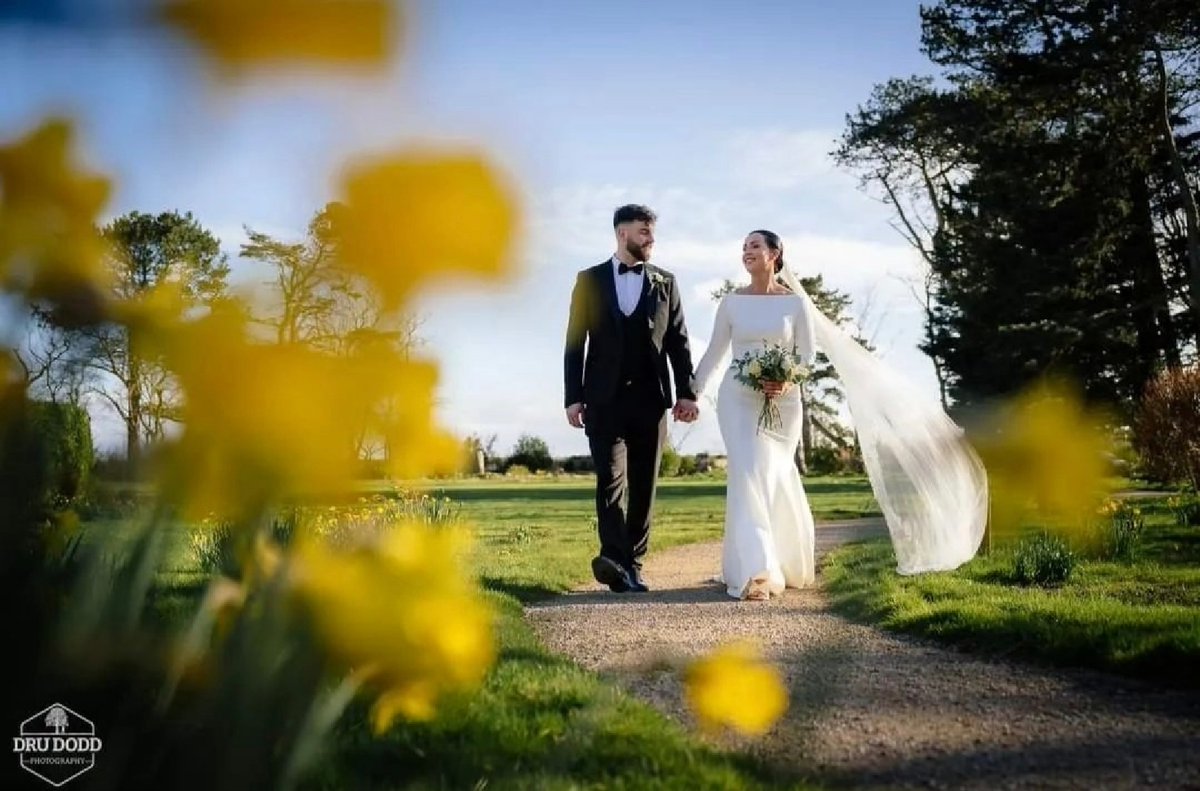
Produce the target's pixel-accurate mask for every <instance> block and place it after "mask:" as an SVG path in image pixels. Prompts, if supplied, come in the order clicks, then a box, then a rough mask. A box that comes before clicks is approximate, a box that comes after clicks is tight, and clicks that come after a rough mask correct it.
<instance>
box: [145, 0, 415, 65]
mask: <svg viewBox="0 0 1200 791" xmlns="http://www.w3.org/2000/svg"><path fill="white" fill-rule="evenodd" d="M398 5H399V4H398V3H397V2H395V0H341V1H340V2H331V1H330V0H170V2H168V3H167V4H166V7H165V8H164V9H163V15H164V16H165V18H166V20H167V21H168V22H169V23H171V24H173V25H176V26H177V27H179V28H181V29H182V30H183V31H184V32H185V33H187V34H188V35H190V36H191V37H192V38H194V39H196V41H198V42H199V43H200V45H201V46H203V47H204V48H205V50H207V51H208V52H209V53H210V54H211V55H212V56H213V57H214V58H215V59H216V60H217V61H218V62H219V63H220V64H221V65H223V66H225V67H228V68H230V69H239V68H245V67H248V66H252V65H257V64H268V63H295V64H299V63H306V62H314V63H321V64H323V65H326V66H327V65H330V64H336V63H345V64H354V65H363V66H376V65H383V64H384V63H386V62H387V61H388V60H390V58H391V57H392V55H393V50H394V49H395V44H394V42H395V41H396V39H397V38H398V31H397V29H396V28H397V25H396V22H397V16H398V9H397V6H398Z"/></svg>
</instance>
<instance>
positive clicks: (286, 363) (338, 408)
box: [144, 307, 452, 517]
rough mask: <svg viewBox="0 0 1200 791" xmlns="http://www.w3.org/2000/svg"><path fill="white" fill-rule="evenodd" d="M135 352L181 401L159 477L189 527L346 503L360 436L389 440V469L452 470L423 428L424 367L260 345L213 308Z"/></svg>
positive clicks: (232, 315) (426, 408)
mask: <svg viewBox="0 0 1200 791" xmlns="http://www.w3.org/2000/svg"><path fill="white" fill-rule="evenodd" d="M144 342H145V343H146V344H147V345H148V346H150V347H153V348H148V349H147V351H148V352H150V351H156V352H158V353H160V354H161V355H162V360H163V362H164V364H165V365H166V366H167V368H168V369H169V370H170V371H171V372H172V373H173V374H174V375H175V378H176V380H177V381H178V383H179V386H180V388H181V390H182V392H183V396H184V403H183V406H182V408H181V414H180V422H181V423H182V425H183V427H184V430H183V434H182V436H181V437H180V439H179V440H178V442H177V443H176V444H175V445H174V446H173V448H172V449H171V453H170V454H168V456H167V460H168V464H167V467H166V478H167V483H168V489H169V491H171V492H172V493H173V494H174V496H175V499H176V500H178V501H182V502H183V503H184V504H185V506H187V509H186V513H187V514H188V515H189V516H201V515H204V514H207V513H214V514H216V515H219V516H232V517H237V516H245V515H247V514H251V513H254V511H255V509H257V508H261V507H263V506H264V505H265V504H267V503H268V502H270V501H272V500H274V499H276V498H279V497H287V496H290V495H296V494H313V493H335V494H340V493H343V492H346V491H348V490H349V489H350V487H351V486H352V483H353V479H354V476H355V474H356V473H357V471H358V464H359V458H358V455H359V442H360V441H361V440H362V438H363V437H364V436H381V437H384V438H386V439H388V440H390V441H392V443H393V447H391V448H390V453H391V456H390V458H389V462H390V464H391V466H392V468H393V469H399V468H404V469H409V470H416V469H421V470H424V471H429V470H441V469H445V468H446V466H447V464H449V463H452V460H450V461H448V459H450V457H449V454H448V453H447V452H446V451H445V450H444V449H443V446H444V445H445V444H446V443H447V442H451V443H452V440H449V439H447V438H443V436H442V435H441V434H440V433H439V432H438V431H437V430H436V429H434V428H432V427H431V424H432V419H433V415H432V410H433V395H432V389H433V386H434V383H435V377H434V374H433V369H432V367H431V366H429V365H427V364H422V363H414V362H407V361H404V360H403V359H401V358H400V357H399V355H398V354H396V353H394V352H393V353H387V354H385V353H383V352H381V351H376V352H373V353H372V354H370V355H369V356H368V355H362V356H355V357H336V356H333V355H330V354H326V353H323V352H320V351H316V350H314V349H312V348H309V347H304V346H289V345H279V344H274V343H262V342H258V341H256V340H254V339H252V338H251V337H250V333H249V327H248V322H247V320H246V318H245V316H244V315H242V314H241V313H239V312H238V311H236V310H235V309H224V308H220V307H219V308H218V309H216V310H214V311H213V312H212V313H211V314H209V315H207V316H204V317H202V318H199V319H195V320H192V321H190V322H187V323H185V324H180V325H179V326H177V327H175V328H174V329H173V330H170V331H166V330H164V331H161V332H158V333H155V334H153V335H151V336H149V337H147V338H146V339H144ZM381 404H386V405H388V407H389V408H387V409H384V410H382V411H381V406H380V405H381Z"/></svg>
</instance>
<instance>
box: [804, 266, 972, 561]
mask: <svg viewBox="0 0 1200 791" xmlns="http://www.w3.org/2000/svg"><path fill="white" fill-rule="evenodd" d="M781 274H782V277H783V280H784V282H785V283H787V285H788V288H790V289H791V290H792V291H793V292H794V293H796V294H798V295H800V296H802V297H803V298H804V301H805V306H806V307H807V308H808V310H809V311H811V313H812V316H813V326H814V329H815V332H816V342H817V347H818V348H819V349H821V350H822V351H824V352H825V354H826V356H827V357H829V361H830V363H832V364H833V367H834V368H835V369H836V370H837V373H838V376H839V377H840V378H841V380H842V385H843V387H844V389H845V391H846V401H847V404H848V406H849V408H850V415H851V418H852V419H853V421H854V428H855V430H856V431H857V432H858V440H859V444H860V445H861V446H862V455H863V464H864V466H865V467H866V470H867V477H868V478H869V479H870V481H871V488H872V489H873V490H874V492H875V499H876V500H877V501H878V502H879V506H880V508H881V509H882V510H883V515H884V519H885V520H886V521H887V526H888V532H889V533H890V534H891V538H892V546H893V547H894V548H895V552H896V560H897V564H896V565H897V568H896V570H897V571H898V572H899V573H900V574H919V573H921V572H926V571H945V570H949V569H954V568H957V567H958V566H960V565H962V564H963V563H965V562H967V561H968V560H970V559H971V558H972V557H974V556H975V553H976V552H977V551H978V550H979V545H980V543H981V542H982V540H983V533H984V528H985V527H986V524H987V503H988V487H987V474H986V472H985V471H984V467H983V463H982V462H981V461H980V460H979V457H978V456H977V455H976V454H975V452H974V450H972V448H971V446H970V445H969V444H968V443H967V441H966V438H965V436H964V434H963V431H962V429H960V428H959V427H958V426H957V425H955V423H954V422H953V421H952V420H950V418H949V417H948V416H947V415H946V413H945V412H943V411H942V408H941V406H940V404H938V403H936V402H933V401H931V400H930V398H929V397H928V396H927V395H925V394H923V393H922V392H920V391H919V390H918V389H917V388H916V387H914V386H913V385H912V384H911V383H910V382H908V381H907V380H906V379H905V378H904V377H902V376H900V375H899V374H898V373H896V372H895V371H893V370H892V369H891V368H889V367H888V366H887V365H886V364H885V363H884V362H883V361H882V360H880V359H879V358H877V357H876V356H875V355H873V354H872V353H871V352H869V351H867V350H866V349H864V348H863V347H862V346H860V345H859V344H858V342H857V341H855V340H854V339H853V338H852V337H850V335H848V334H847V333H846V332H845V331H843V330H842V328H841V327H839V326H838V325H837V324H836V323H834V322H833V321H832V320H831V319H829V318H828V317H827V316H826V315H825V314H824V313H822V312H821V311H820V310H818V309H817V306H816V304H815V303H813V301H812V298H811V297H809V295H808V294H807V292H805V291H804V289H803V287H801V285H800V282H799V281H798V280H797V279H796V276H795V275H794V274H792V272H791V271H790V270H789V269H788V268H787V267H786V266H785V267H784V268H783V271H782V273H781Z"/></svg>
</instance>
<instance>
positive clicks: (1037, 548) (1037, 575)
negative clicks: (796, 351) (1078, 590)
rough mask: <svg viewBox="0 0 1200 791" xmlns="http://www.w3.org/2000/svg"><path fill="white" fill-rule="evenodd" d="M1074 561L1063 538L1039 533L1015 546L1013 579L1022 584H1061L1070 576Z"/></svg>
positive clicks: (1075, 560) (1074, 558)
mask: <svg viewBox="0 0 1200 791" xmlns="http://www.w3.org/2000/svg"><path fill="white" fill-rule="evenodd" d="M1076 562H1077V558H1076V556H1075V553H1074V552H1072V551H1071V548H1070V547H1069V546H1068V545H1067V542H1066V541H1064V540H1063V539H1061V538H1059V537H1058V536H1054V535H1050V534H1049V533H1040V534H1038V535H1037V536H1035V537H1033V538H1027V539H1025V540H1023V541H1022V542H1021V543H1020V544H1019V545H1017V552H1016V556H1015V558H1014V562H1013V578H1014V579H1015V580H1016V581H1017V582H1019V583H1020V584H1022V585H1061V584H1062V583H1064V582H1066V581H1067V580H1068V579H1070V578H1071V572H1072V571H1074V570H1075V563H1076Z"/></svg>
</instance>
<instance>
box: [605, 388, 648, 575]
mask: <svg viewBox="0 0 1200 791" xmlns="http://www.w3.org/2000/svg"><path fill="white" fill-rule="evenodd" d="M661 404H662V396H661V394H642V393H640V392H639V390H638V389H637V388H631V387H624V388H619V389H618V393H617V398H616V400H615V401H613V402H611V403H608V404H597V405H595V406H591V405H589V406H588V407H587V412H586V421H587V435H588V444H589V445H590V446H591V451H592V461H593V462H594V463H595V465H596V521H597V527H598V529H599V532H600V554H601V555H603V556H605V557H606V558H609V559H611V560H615V561H616V562H617V563H620V564H621V565H622V566H624V567H625V568H627V569H636V570H640V569H641V567H642V558H643V557H645V555H646V550H647V549H648V548H649V543H650V515H651V512H652V511H653V509H654V492H655V488H656V485H657V483H658V466H659V463H660V462H661V461H662V448H663V442H664V440H665V439H666V437H667V413H666V410H664V409H663V408H662V406H661Z"/></svg>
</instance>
